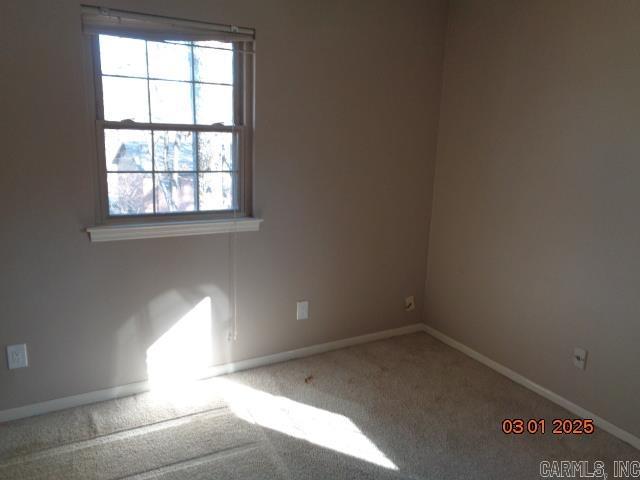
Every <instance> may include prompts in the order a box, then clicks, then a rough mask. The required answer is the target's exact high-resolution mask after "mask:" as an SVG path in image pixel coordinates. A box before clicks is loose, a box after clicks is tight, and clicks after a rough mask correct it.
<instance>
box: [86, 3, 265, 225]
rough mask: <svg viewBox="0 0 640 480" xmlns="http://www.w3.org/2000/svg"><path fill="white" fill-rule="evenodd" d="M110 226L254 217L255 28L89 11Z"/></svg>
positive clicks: (103, 195)
mask: <svg viewBox="0 0 640 480" xmlns="http://www.w3.org/2000/svg"><path fill="white" fill-rule="evenodd" d="M83 28H84V31H85V33H88V34H89V35H90V39H91V50H92V53H93V55H92V59H93V77H94V78H93V79H94V86H95V89H94V90H95V97H96V102H95V105H96V108H95V113H96V137H97V144H98V145H97V147H98V159H99V169H98V171H99V184H100V188H99V191H100V204H101V212H102V222H103V223H114V222H115V223H123V222H127V221H136V222H138V223H139V222H140V221H141V220H145V219H148V220H152V221H154V222H155V221H158V220H171V219H176V217H179V218H180V219H205V218H212V219H214V218H225V217H236V216H247V215H249V214H250V213H251V212H250V201H251V196H250V194H251V192H250V186H251V153H252V124H253V81H252V80H253V78H252V77H253V55H252V54H253V39H254V33H253V30H251V29H240V28H236V27H231V26H224V25H215V24H207V23H201V22H192V21H185V20H176V19H169V18H165V17H155V16H148V15H141V14H134V13H129V12H120V11H114V10H106V9H99V8H96V7H83Z"/></svg>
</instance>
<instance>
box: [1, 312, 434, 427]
mask: <svg viewBox="0 0 640 480" xmlns="http://www.w3.org/2000/svg"><path fill="white" fill-rule="evenodd" d="M422 331H424V325H423V324H421V323H416V324H413V325H407V326H405V327H400V328H394V329H391V330H383V331H381V332H374V333H368V334H366V335H359V336H357V337H351V338H345V339H342V340H336V341H333V342H327V343H321V344H318V345H311V346H308V347H303V348H298V349H296V350H289V351H287V352H281V353H275V354H273V355H267V356H264V357H256V358H250V359H247V360H241V361H239V362H231V363H225V364H222V365H216V366H213V367H210V368H209V369H208V370H207V373H206V374H205V375H204V376H203V377H202V378H210V377H215V376H218V375H225V374H227V373H233V372H238V371H240V370H247V369H249V368H256V367H262V366H265V365H271V364H272V363H279V362H286V361H287V360H293V359H296V358H302V357H309V356H311V355H317V354H319V353H324V352H329V351H331V350H337V349H339V348H345V347H350V346H353V345H360V344H362V343H368V342H373V341H376V340H383V339H385V338H391V337H397V336H399V335H406V334H409V333H415V332H422ZM149 389H150V385H149V383H148V382H147V381H143V382H136V383H130V384H127V385H122V386H118V387H112V388H106V389H104V390H96V391H93V392H88V393H82V394H80V395H73V396H70V397H63V398H58V399H55V400H48V401H46V402H41V403H34V404H31V405H25V406H23V407H17V408H11V409H8V410H2V411H0V423H2V422H8V421H9V420H16V419H19V418H25V417H32V416H34V415H42V414H44V413H49V412H55V411H57V410H64V409H66V408H72V407H78V406H81V405H87V404H90V403H96V402H103V401H105V400H112V399H114V398H120V397H126V396H128V395H135V394H137V393H143V392H146V391H148V390H149Z"/></svg>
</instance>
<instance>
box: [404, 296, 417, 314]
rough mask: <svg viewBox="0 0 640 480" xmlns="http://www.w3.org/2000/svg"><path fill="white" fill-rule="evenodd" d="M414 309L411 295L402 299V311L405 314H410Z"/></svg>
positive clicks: (414, 302) (414, 305)
mask: <svg viewBox="0 0 640 480" xmlns="http://www.w3.org/2000/svg"><path fill="white" fill-rule="evenodd" d="M415 309H416V299H415V298H413V295H411V296H409V297H406V298H405V299H404V310H405V311H406V312H411V311H412V310H415Z"/></svg>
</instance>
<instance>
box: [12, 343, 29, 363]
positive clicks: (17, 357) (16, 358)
mask: <svg viewBox="0 0 640 480" xmlns="http://www.w3.org/2000/svg"><path fill="white" fill-rule="evenodd" d="M7 363H8V365H9V370H13V369H15V368H25V367H28V366H29V357H28V356H27V345H26V344H24V343H22V344H20V345H9V346H7Z"/></svg>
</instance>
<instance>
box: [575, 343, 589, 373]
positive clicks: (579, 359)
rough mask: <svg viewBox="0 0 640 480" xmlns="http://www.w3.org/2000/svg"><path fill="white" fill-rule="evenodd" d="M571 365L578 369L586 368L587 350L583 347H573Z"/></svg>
mask: <svg viewBox="0 0 640 480" xmlns="http://www.w3.org/2000/svg"><path fill="white" fill-rule="evenodd" d="M573 365H574V366H575V367H576V368H579V369H580V370H584V369H585V368H587V351H586V350H585V349H584V348H580V347H576V348H574V349H573Z"/></svg>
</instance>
